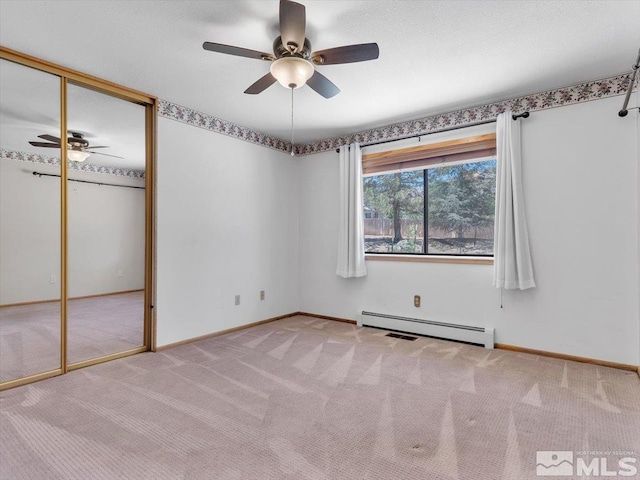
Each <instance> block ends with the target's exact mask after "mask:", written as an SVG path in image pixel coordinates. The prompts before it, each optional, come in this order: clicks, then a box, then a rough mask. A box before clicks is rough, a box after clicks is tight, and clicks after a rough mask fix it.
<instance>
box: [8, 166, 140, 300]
mask: <svg viewBox="0 0 640 480" xmlns="http://www.w3.org/2000/svg"><path fill="white" fill-rule="evenodd" d="M34 170H37V171H39V172H43V173H51V174H58V175H59V174H60V169H59V168H58V167H52V166H47V165H41V164H34V163H29V162H20V161H17V160H9V159H1V160H0V305H2V304H11V303H20V302H32V301H42V300H51V299H56V298H60V179H59V178H53V177H42V178H39V177H35V176H33V175H32V173H31V172H33V171H34ZM70 177H71V178H78V179H83V180H90V181H98V182H106V183H121V184H136V185H144V182H143V181H141V180H132V179H125V178H121V177H114V176H109V175H103V174H91V173H85V172H72V173H70ZM68 221H69V230H68V258H69V269H68V272H69V296H70V297H77V296H84V295H94V294H103V293H113V292H119V291H126V290H136V289H142V288H144V190H137V189H129V188H119V187H108V186H98V185H91V184H84V183H76V182H70V183H69V190H68ZM119 271H122V276H119V275H118V273H119ZM52 275H53V276H54V277H55V279H54V283H51V276H52Z"/></svg>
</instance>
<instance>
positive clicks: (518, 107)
mask: <svg viewBox="0 0 640 480" xmlns="http://www.w3.org/2000/svg"><path fill="white" fill-rule="evenodd" d="M629 77H630V74H623V75H616V76H614V77H608V78H603V79H599V80H593V81H590V82H584V83H579V84H576V85H571V86H567V87H561V88H556V89H554V90H548V91H546V92H540V93H534V94H531V95H525V96H523V97H516V98H512V99H509V100H502V101H498V102H494V103H489V104H485V105H478V106H475V107H470V108H463V109H461V110H455V111H453V112H448V113H443V114H438V115H431V116H427V117H423V118H419V119H416V120H409V121H406V122H401V123H394V124H391V125H386V126H382V127H377V128H372V129H369V130H364V131H361V132H356V133H352V134H349V135H344V136H340V137H334V138H328V139H325V140H318V141H315V142H311V143H306V144H296V145H294V151H295V153H296V155H309V154H314V153H320V152H326V151H329V150H335V149H336V148H339V147H340V146H341V145H347V144H349V143H353V142H359V143H360V144H361V145H367V144H370V143H376V142H380V141H390V140H401V139H403V138H407V137H413V136H418V135H421V134H427V133H433V132H438V131H442V130H447V129H450V128H455V127H462V126H471V125H474V124H478V123H486V122H488V121H491V120H495V118H496V117H497V116H498V115H499V114H500V113H502V112H504V111H505V110H507V109H511V110H512V111H513V112H515V113H519V112H524V111H529V112H535V111H539V110H547V109H549V108H556V107H562V106H565V105H572V104H575V103H580V102H588V101H591V100H598V99H600V98H605V97H610V96H616V95H623V94H624V93H625V92H626V91H627V85H628V84H629ZM158 115H159V116H161V117H164V118H169V119H172V120H177V121H179V122H183V123H186V124H188V125H193V126H196V127H200V128H204V129H206V130H210V131H213V132H216V133H221V134H223V135H228V136H231V137H235V138H238V139H240V140H245V141H247V142H251V143H255V144H257V145H261V146H263V147H267V148H273V149H275V150H280V151H282V152H287V153H288V152H290V151H291V142H287V141H285V140H282V139H279V138H276V137H272V136H270V135H267V134H264V133H260V132H258V131H256V130H253V129H251V128H247V127H243V126H241V125H238V124H235V123H232V122H227V121H226V120H222V119H220V118H217V117H214V116H213V115H208V114H206V113H202V112H198V111H197V110H194V109H192V108H188V107H183V106H181V105H177V104H175V103H171V102H169V101H168V100H159V102H158Z"/></svg>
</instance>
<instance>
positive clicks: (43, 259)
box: [0, 46, 157, 390]
mask: <svg viewBox="0 0 640 480" xmlns="http://www.w3.org/2000/svg"><path fill="white" fill-rule="evenodd" d="M156 104H157V100H156V99H155V98H154V97H151V96H149V95H147V94H144V93H142V92H138V91H135V90H131V89H128V88H126V87H121V86H118V85H115V84H112V83H110V82H106V81H104V80H101V79H98V78H95V77H91V76H89V75H85V74H83V73H80V72H76V71H73V70H69V69H67V68H65V67H61V66H58V65H54V64H52V63H48V62H45V61H42V60H39V59H36V58H33V57H30V56H28V55H24V54H22V53H20V52H15V51H13V50H9V49H7V48H4V47H2V46H0V390H4V389H7V388H12V387H15V386H19V385H24V384H26V383H30V382H33V381H37V380H41V379H44V378H48V377H52V376H55V375H60V374H64V373H66V372H67V371H70V370H74V369H77V368H82V367H85V366H89V365H93V364H96V363H100V362H105V361H109V360H113V359H116V358H120V357H124V356H127V355H133V354H135V353H140V352H144V351H147V350H152V349H153V335H152V332H153V327H152V308H153V305H152V304H153V300H152V299H153V253H152V252H153V198H154V196H153V165H154V145H155V121H156Z"/></svg>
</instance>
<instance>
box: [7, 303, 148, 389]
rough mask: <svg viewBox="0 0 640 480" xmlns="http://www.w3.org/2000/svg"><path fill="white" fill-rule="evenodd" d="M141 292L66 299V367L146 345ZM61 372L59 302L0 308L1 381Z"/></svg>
mask: <svg viewBox="0 0 640 480" xmlns="http://www.w3.org/2000/svg"><path fill="white" fill-rule="evenodd" d="M143 331H144V292H130V293H121V294H116V295H106V296H101V297H92V298H80V299H75V300H69V302H68V312H67V348H68V350H67V358H68V361H69V363H75V362H81V361H83V360H89V359H92V358H97V357H103V356H105V355H108V354H111V353H118V352H123V351H126V350H131V349H133V348H136V347H140V346H142V345H143V343H144V339H143ZM56 368H60V303H59V302H47V303H37V304H32V305H19V306H14V307H0V381H2V382H5V381H8V380H14V379H16V378H22V377H26V376H28V375H33V374H36V373H42V372H46V371H49V370H55V369H56Z"/></svg>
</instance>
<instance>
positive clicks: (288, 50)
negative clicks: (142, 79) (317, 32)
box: [202, 0, 379, 98]
mask: <svg viewBox="0 0 640 480" xmlns="http://www.w3.org/2000/svg"><path fill="white" fill-rule="evenodd" d="M305 32H306V10H305V7H304V5H301V4H299V3H296V2H292V1H290V0H280V36H279V37H277V38H276V39H275V40H274V42H273V55H272V54H270V53H264V52H258V51H256V50H249V49H246V48H241V47H233V46H230V45H224V44H222V43H213V42H204V44H203V45H202V47H203V48H204V49H205V50H209V51H212V52H218V53H225V54H227V55H236V56H239V57H247V58H254V59H257V60H265V61H268V62H272V63H271V71H270V72H269V73H267V74H266V75H265V76H263V77H262V78H260V79H259V80H258V81H256V82H255V83H254V84H253V85H251V86H250V87H249V88H247V89H246V90H245V92H244V93H248V94H251V95H255V94H257V93H261V92H263V91H264V90H266V89H267V88H269V87H270V86H271V85H273V84H274V83H276V82H280V84H281V85H282V86H283V87H285V88H291V89H292V90H293V89H295V88H300V87H302V86H303V85H304V84H305V83H306V84H308V85H309V86H310V87H311V88H312V89H313V90H315V91H316V92H318V93H319V94H320V95H322V96H323V97H324V98H331V97H333V96H335V95H337V94H338V93H340V89H339V88H338V87H336V86H335V85H334V84H333V82H331V80H329V79H328V78H327V77H325V76H324V75H322V74H321V73H320V72H318V71H317V70H316V69H315V66H316V65H337V64H341V63H355V62H364V61H367V60H375V59H376V58H378V55H379V49H378V44H376V43H363V44H359V45H347V46H343V47H336V48H330V49H327V50H320V51H317V52H312V51H311V42H310V41H309V39H308V38H307V37H306V36H305V35H306V33H305Z"/></svg>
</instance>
